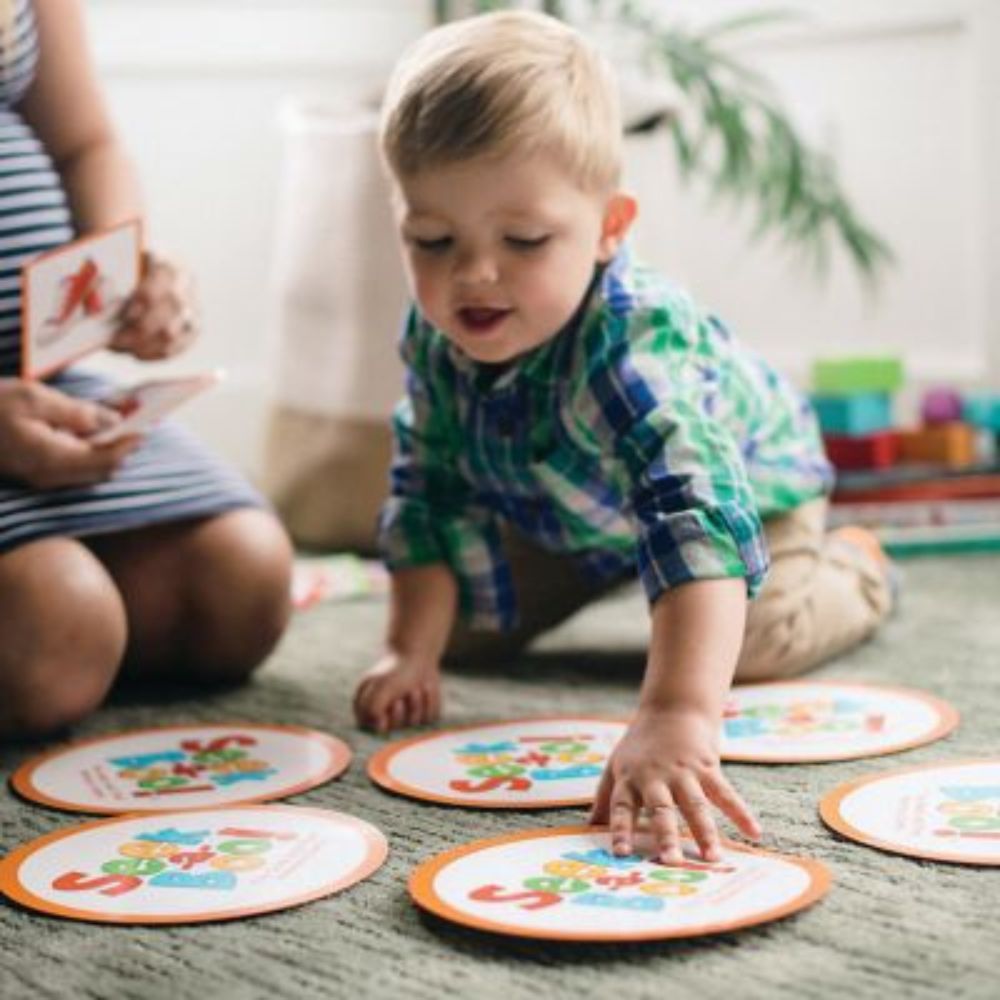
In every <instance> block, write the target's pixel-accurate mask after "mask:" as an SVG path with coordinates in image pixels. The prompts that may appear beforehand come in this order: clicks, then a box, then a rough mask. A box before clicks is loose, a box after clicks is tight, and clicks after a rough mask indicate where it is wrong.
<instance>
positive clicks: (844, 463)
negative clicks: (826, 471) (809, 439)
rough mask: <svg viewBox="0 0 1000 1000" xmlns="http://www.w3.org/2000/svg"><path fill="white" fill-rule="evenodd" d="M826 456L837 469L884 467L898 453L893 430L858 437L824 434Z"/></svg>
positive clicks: (894, 459)
mask: <svg viewBox="0 0 1000 1000" xmlns="http://www.w3.org/2000/svg"><path fill="white" fill-rule="evenodd" d="M823 443H824V444H825V445H826V454H827V457H828V458H829V459H830V461H831V462H833V464H834V467H835V468H837V469H884V468H887V467H888V466H890V465H893V464H895V462H896V456H897V454H898V445H897V442H896V432H895V431H878V432H877V433H875V434H864V435H861V436H859V437H854V436H853V435H852V436H850V437H849V436H847V435H846V434H824V435H823Z"/></svg>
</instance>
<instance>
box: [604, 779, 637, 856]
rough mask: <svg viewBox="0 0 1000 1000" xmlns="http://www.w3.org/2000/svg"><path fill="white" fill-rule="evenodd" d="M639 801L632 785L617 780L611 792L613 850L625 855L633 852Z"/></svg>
mask: <svg viewBox="0 0 1000 1000" xmlns="http://www.w3.org/2000/svg"><path fill="white" fill-rule="evenodd" d="M637 809H638V801H637V799H636V795H635V792H634V791H633V790H632V787H631V785H629V784H628V783H627V782H625V781H616V782H615V786H614V789H613V790H612V792H611V809H610V817H611V818H610V822H609V826H610V827H611V850H612V851H613V852H614V853H615V854H617V855H619V856H623V855H626V854H631V853H632V831H633V830H634V828H635V814H636V811H637Z"/></svg>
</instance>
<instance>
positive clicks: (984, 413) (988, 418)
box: [962, 392, 1000, 434]
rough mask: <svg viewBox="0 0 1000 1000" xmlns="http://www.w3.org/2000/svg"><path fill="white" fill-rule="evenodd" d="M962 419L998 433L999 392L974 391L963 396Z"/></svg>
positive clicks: (999, 416)
mask: <svg viewBox="0 0 1000 1000" xmlns="http://www.w3.org/2000/svg"><path fill="white" fill-rule="evenodd" d="M962 419H963V420H964V421H966V423H970V424H975V425H976V426H977V427H985V428H986V429H987V430H991V431H993V432H994V433H995V434H1000V392H994V393H988V392H983V393H975V394H972V395H968V396H966V397H965V402H964V404H963V406H962Z"/></svg>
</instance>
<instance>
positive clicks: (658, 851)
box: [643, 782, 684, 864]
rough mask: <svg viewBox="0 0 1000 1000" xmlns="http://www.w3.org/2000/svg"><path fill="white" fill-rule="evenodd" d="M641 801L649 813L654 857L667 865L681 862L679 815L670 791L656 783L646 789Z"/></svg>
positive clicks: (682, 855)
mask: <svg viewBox="0 0 1000 1000" xmlns="http://www.w3.org/2000/svg"><path fill="white" fill-rule="evenodd" d="M643 801H644V804H645V806H646V812H647V813H649V826H650V830H651V832H652V834H653V851H654V854H655V856H656V857H657V858H658V859H659V860H660V861H663V862H666V863H667V864H670V863H671V862H677V861H683V860H684V852H683V851H682V850H681V831H680V823H679V822H678V817H679V815H680V813H679V810H678V808H677V804H676V803H675V802H674V799H673V796H671V794H670V789H669V788H667V786H666V784H664V783H663V782H657V783H656V784H654V785H651V786H650V787H649V788H647V789H646V794H645V795H644V796H643Z"/></svg>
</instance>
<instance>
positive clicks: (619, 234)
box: [597, 191, 639, 263]
mask: <svg viewBox="0 0 1000 1000" xmlns="http://www.w3.org/2000/svg"><path fill="white" fill-rule="evenodd" d="M638 211H639V205H638V203H637V202H636V200H635V198H633V197H632V195H630V194H625V192H624V191H617V192H615V194H613V195H612V196H611V198H610V199H609V200H608V204H607V207H606V208H605V209H604V223H603V225H602V226H601V239H600V242H599V243H598V244H597V259H598V260H599V261H601V263H607V261H609V260H611V258H612V257H614V255H615V254H616V253H617V251H618V248H619V247H620V246H621V244H622V240H624V239H625V235H626V234H627V233H628V231H629V227H630V226H631V225H632V223H633V222H634V221H635V217H636V214H637V212H638Z"/></svg>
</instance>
